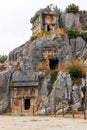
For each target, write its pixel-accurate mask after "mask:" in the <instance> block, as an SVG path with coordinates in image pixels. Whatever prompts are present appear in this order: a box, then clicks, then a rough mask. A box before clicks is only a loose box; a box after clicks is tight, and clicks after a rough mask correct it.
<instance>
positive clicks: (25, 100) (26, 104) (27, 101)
mask: <svg viewBox="0 0 87 130" xmlns="http://www.w3.org/2000/svg"><path fill="white" fill-rule="evenodd" d="M30 106H31V105H30V99H29V98H25V99H24V109H25V110H29V108H30Z"/></svg>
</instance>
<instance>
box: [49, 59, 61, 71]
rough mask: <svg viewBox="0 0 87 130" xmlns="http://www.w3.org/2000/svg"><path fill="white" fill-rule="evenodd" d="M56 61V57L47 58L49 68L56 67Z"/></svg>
mask: <svg viewBox="0 0 87 130" xmlns="http://www.w3.org/2000/svg"><path fill="white" fill-rule="evenodd" d="M58 63H59V61H58V59H57V58H55V59H49V66H50V69H51V70H54V69H56V68H57V67H58Z"/></svg>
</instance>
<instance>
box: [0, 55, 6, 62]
mask: <svg viewBox="0 0 87 130" xmlns="http://www.w3.org/2000/svg"><path fill="white" fill-rule="evenodd" d="M6 59H7V56H6V55H0V62H1V63H4V62H5V61H6Z"/></svg>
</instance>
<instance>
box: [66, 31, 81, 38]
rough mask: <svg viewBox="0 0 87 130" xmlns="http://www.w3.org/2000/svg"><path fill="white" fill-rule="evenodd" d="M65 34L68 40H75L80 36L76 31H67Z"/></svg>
mask: <svg viewBox="0 0 87 130" xmlns="http://www.w3.org/2000/svg"><path fill="white" fill-rule="evenodd" d="M65 32H66V33H67V35H68V37H69V38H77V37H78V36H80V32H79V31H78V29H67V30H66V31H65Z"/></svg>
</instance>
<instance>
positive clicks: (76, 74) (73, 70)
mask: <svg viewBox="0 0 87 130" xmlns="http://www.w3.org/2000/svg"><path fill="white" fill-rule="evenodd" d="M68 71H69V74H70V76H71V78H80V77H81V69H80V67H78V66H77V65H73V64H72V65H70V66H69V68H68Z"/></svg>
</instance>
